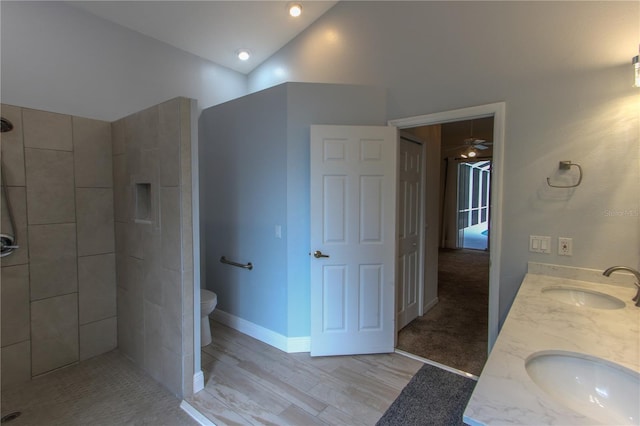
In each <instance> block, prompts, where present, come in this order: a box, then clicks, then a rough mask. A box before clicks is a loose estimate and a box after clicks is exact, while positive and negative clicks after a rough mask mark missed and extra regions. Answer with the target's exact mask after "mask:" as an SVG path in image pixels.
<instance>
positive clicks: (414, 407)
mask: <svg viewBox="0 0 640 426" xmlns="http://www.w3.org/2000/svg"><path fill="white" fill-rule="evenodd" d="M475 386H476V382H475V380H472V379H468V378H466V377H463V376H460V375H458V374H454V373H450V372H448V371H446V370H443V369H441V368H438V367H434V366H432V365H428V364H425V365H424V366H422V368H421V369H420V370H419V371H418V372H417V373H416V375H415V376H413V378H412V379H411V381H410V382H409V383H408V384H407V386H405V388H404V389H402V392H401V393H400V396H398V398H397V399H396V400H395V401H394V402H393V404H391V407H389V409H388V410H387V411H386V412H385V413H384V415H383V416H382V417H381V418H380V420H378V423H376V426H401V425H402V426H410V425H447V426H449V425H463V424H464V423H463V421H462V413H463V412H464V408H465V407H466V405H467V402H469V398H471V393H472V392H473V388H474V387H475Z"/></svg>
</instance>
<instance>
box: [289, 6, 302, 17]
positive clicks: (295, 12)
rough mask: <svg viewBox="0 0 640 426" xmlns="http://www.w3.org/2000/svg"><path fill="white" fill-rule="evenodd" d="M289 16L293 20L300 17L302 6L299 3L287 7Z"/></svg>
mask: <svg viewBox="0 0 640 426" xmlns="http://www.w3.org/2000/svg"><path fill="white" fill-rule="evenodd" d="M289 15H291V16H293V17H294V18H297V17H298V16H300V15H302V6H301V5H300V3H292V4H290V5H289Z"/></svg>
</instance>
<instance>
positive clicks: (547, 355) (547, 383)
mask: <svg viewBox="0 0 640 426" xmlns="http://www.w3.org/2000/svg"><path fill="white" fill-rule="evenodd" d="M525 368H526V370H527V373H528V374H529V377H531V379H532V380H533V381H534V383H535V384H536V385H538V386H539V387H540V388H541V389H542V390H543V391H545V392H546V393H547V394H549V395H550V396H551V397H553V398H554V399H555V400H556V401H558V402H560V403H561V404H563V405H565V406H566V407H568V408H570V409H572V410H574V411H576V412H578V413H581V414H583V415H585V416H587V417H590V418H591V419H593V420H595V421H597V422H601V423H604V424H616V425H634V424H635V425H637V424H638V421H639V420H640V413H639V410H638V401H640V373H637V372H635V371H633V370H630V369H628V368H625V367H622V366H620V365H617V364H614V363H611V362H609V361H606V360H603V359H600V358H595V357H591V356H588V355H583V354H578V353H573V352H565V351H544V352H538V353H535V354H533V355H531V356H530V357H529V358H528V359H527V360H526V363H525Z"/></svg>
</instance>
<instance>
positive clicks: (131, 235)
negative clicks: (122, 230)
mask: <svg viewBox="0 0 640 426" xmlns="http://www.w3.org/2000/svg"><path fill="white" fill-rule="evenodd" d="M125 226H126V229H127V233H126V235H125V253H126V254H127V255H128V256H131V257H135V258H136V259H144V251H143V250H142V247H143V241H142V235H143V234H144V232H145V229H147V228H150V227H151V225H148V224H142V223H135V222H133V221H130V222H128V223H127V224H126V225H125Z"/></svg>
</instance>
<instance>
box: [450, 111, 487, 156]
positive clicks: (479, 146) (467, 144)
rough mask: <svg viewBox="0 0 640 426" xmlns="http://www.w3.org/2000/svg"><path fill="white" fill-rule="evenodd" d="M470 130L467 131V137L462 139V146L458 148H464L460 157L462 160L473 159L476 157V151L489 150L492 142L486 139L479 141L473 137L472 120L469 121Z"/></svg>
mask: <svg viewBox="0 0 640 426" xmlns="http://www.w3.org/2000/svg"><path fill="white" fill-rule="evenodd" d="M470 127H471V129H470V131H469V137H468V138H466V139H464V141H463V142H464V144H463V145H461V146H460V147H458V148H464V151H463V152H462V154H460V156H461V157H462V158H473V157H476V156H477V155H478V152H477V150H480V151H484V150H485V149H489V148H490V147H491V146H492V145H493V142H492V141H488V140H486V139H480V138H476V137H474V136H473V120H471V125H470Z"/></svg>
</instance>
